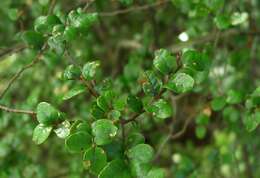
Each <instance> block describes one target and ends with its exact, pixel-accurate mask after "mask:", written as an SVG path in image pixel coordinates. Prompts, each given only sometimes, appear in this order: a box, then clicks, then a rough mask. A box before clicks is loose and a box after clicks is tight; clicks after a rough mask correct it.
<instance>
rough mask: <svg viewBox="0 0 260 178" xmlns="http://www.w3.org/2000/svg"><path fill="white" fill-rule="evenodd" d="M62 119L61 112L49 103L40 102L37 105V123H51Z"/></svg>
mask: <svg viewBox="0 0 260 178" xmlns="http://www.w3.org/2000/svg"><path fill="white" fill-rule="evenodd" d="M62 119H63V118H62V114H61V113H60V112H59V111H58V110H57V109H56V108H54V107H53V106H51V105H50V104H49V103H46V102H41V103H39V104H38V105H37V120H38V122H39V123H41V124H44V125H51V124H54V123H55V122H57V121H61V120H62Z"/></svg>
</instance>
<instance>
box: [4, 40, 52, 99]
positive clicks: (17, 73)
mask: <svg viewBox="0 0 260 178" xmlns="http://www.w3.org/2000/svg"><path fill="white" fill-rule="evenodd" d="M46 48H47V43H45V44H44V45H43V47H42V49H41V50H40V51H39V53H38V54H37V55H36V56H35V58H34V60H33V61H32V62H31V63H29V64H27V65H25V66H24V67H22V68H21V69H20V70H19V71H18V72H16V74H15V75H14V76H13V77H12V78H11V80H10V81H9V82H8V84H7V86H6V87H5V89H4V90H3V92H2V93H1V95H0V100H1V99H2V98H3V96H4V95H5V94H6V92H7V91H8V90H9V89H10V87H11V86H12V85H13V83H14V82H15V81H16V80H17V79H18V78H19V77H20V76H21V75H22V73H23V72H24V71H26V70H27V69H29V68H31V67H32V66H34V65H35V64H37V63H38V62H39V61H40V60H41V56H42V54H43V52H44V51H45V49H46Z"/></svg>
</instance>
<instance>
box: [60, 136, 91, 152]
mask: <svg viewBox="0 0 260 178" xmlns="http://www.w3.org/2000/svg"><path fill="white" fill-rule="evenodd" d="M65 145H66V147H67V149H68V151H70V152H72V153H76V152H81V151H84V150H86V149H88V148H90V147H91V146H92V137H91V135H90V134H88V133H87V132H83V131H79V132H76V133H73V134H71V135H70V136H69V137H67V138H66V140H65Z"/></svg>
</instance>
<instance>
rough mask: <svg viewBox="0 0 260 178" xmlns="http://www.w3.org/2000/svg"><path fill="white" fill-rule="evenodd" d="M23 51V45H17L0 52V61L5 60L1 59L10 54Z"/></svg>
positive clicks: (24, 47)
mask: <svg viewBox="0 0 260 178" xmlns="http://www.w3.org/2000/svg"><path fill="white" fill-rule="evenodd" d="M24 49H26V46H25V45H17V46H15V47H12V48H7V49H4V50H2V51H1V52H0V61H2V60H4V59H5V58H3V57H4V56H6V55H11V54H14V53H18V52H20V51H23V50H24Z"/></svg>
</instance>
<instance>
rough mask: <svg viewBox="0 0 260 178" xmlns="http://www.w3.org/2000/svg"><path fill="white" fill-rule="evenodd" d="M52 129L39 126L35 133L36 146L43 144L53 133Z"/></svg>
mask: <svg viewBox="0 0 260 178" xmlns="http://www.w3.org/2000/svg"><path fill="white" fill-rule="evenodd" d="M51 130H52V127H50V126H45V125H44V124H38V125H37V126H36V127H35V129H34V131H33V139H32V140H33V141H34V142H35V143H36V144H38V145H39V144H42V143H43V142H44V141H45V140H47V138H48V137H49V135H50V133H51Z"/></svg>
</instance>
